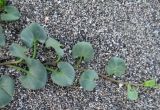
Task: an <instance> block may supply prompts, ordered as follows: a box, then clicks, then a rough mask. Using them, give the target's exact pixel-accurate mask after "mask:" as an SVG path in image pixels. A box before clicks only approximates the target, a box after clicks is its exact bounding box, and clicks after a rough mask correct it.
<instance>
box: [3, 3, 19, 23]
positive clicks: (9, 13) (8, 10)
mask: <svg viewBox="0 0 160 110" xmlns="http://www.w3.org/2000/svg"><path fill="white" fill-rule="evenodd" d="M20 16H21V14H20V12H19V11H18V9H17V8H16V7H14V6H5V7H4V12H3V13H1V14H0V20H2V21H15V20H18V19H19V18H20Z"/></svg>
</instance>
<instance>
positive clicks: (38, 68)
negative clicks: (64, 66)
mask: <svg viewBox="0 0 160 110" xmlns="http://www.w3.org/2000/svg"><path fill="white" fill-rule="evenodd" d="M26 61H27V64H28V67H29V71H28V72H27V73H26V74H27V75H23V76H21V77H20V78H19V80H20V82H21V84H22V86H23V87H25V88H27V89H32V90H35V89H41V88H43V87H44V86H45V84H46V82H47V71H46V69H45V67H44V66H43V64H42V63H41V62H40V61H39V60H35V59H27V60H26Z"/></svg>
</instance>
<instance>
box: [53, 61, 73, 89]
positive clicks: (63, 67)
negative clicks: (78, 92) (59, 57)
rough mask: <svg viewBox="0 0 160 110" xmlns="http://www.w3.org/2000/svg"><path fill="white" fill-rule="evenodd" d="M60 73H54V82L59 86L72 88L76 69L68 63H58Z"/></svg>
mask: <svg viewBox="0 0 160 110" xmlns="http://www.w3.org/2000/svg"><path fill="white" fill-rule="evenodd" d="M58 68H59V71H55V72H53V73H52V75H51V78H52V81H53V82H54V83H56V84H58V85H59V86H70V85H72V84H73V81H74V79H75V71H74V68H73V67H72V66H71V65H70V64H69V63H67V62H59V63H58Z"/></svg>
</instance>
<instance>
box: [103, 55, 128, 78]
mask: <svg viewBox="0 0 160 110" xmlns="http://www.w3.org/2000/svg"><path fill="white" fill-rule="evenodd" d="M125 70H126V65H125V61H124V60H123V59H121V58H119V57H112V58H111V59H110V60H109V61H108V65H106V67H105V71H106V72H107V73H108V75H115V76H121V75H122V74H124V73H125Z"/></svg>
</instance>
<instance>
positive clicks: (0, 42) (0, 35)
mask: <svg viewBox="0 0 160 110" xmlns="http://www.w3.org/2000/svg"><path fill="white" fill-rule="evenodd" d="M4 45H5V37H4V33H3V29H2V27H1V26H0V47H1V46H4Z"/></svg>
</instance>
